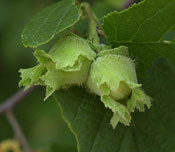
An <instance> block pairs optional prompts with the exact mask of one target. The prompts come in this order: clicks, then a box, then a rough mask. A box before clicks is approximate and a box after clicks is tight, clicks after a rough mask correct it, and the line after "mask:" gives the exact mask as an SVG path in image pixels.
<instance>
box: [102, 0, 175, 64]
mask: <svg viewBox="0 0 175 152" xmlns="http://www.w3.org/2000/svg"><path fill="white" fill-rule="evenodd" d="M174 8H175V0H144V1H142V2H140V3H139V4H137V5H134V6H132V7H131V8H129V9H128V10H124V11H122V12H113V13H110V14H108V15H107V16H106V17H105V18H104V25H103V27H104V31H105V33H106V35H107V37H108V41H109V43H110V44H112V45H113V46H119V45H125V46H128V47H129V50H130V52H131V53H132V54H133V55H134V56H136V57H137V58H139V59H140V61H141V62H142V63H144V64H145V65H146V66H148V65H150V64H151V63H152V61H153V60H154V59H155V58H156V57H160V56H164V57H167V58H170V59H171V61H172V62H173V63H175V47H174V44H171V45H167V44H165V43H164V42H163V41H162V37H163V36H164V34H165V33H166V32H167V31H169V30H170V29H171V28H172V26H173V25H175V17H174V15H175V11H174Z"/></svg>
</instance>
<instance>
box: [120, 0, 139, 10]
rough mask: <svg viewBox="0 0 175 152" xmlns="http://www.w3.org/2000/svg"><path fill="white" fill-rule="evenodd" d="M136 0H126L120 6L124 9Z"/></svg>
mask: <svg viewBox="0 0 175 152" xmlns="http://www.w3.org/2000/svg"><path fill="white" fill-rule="evenodd" d="M136 2H137V0H126V3H124V4H123V6H122V7H121V9H122V10H123V9H126V8H128V7H130V6H131V5H132V4H134V3H136Z"/></svg>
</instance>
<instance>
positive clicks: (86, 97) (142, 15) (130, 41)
mask: <svg viewBox="0 0 175 152" xmlns="http://www.w3.org/2000/svg"><path fill="white" fill-rule="evenodd" d="M110 2H111V4H110V5H113V3H114V1H113V0H111V1H110ZM110 2H109V3H110ZM109 3H108V4H109ZM106 4H107V1H106V2H105V3H103V4H102V6H104V5H106ZM120 4H121V3H120ZM80 6H81V5H80ZM80 6H79V4H78V3H77V2H76V1H75V0H63V1H60V2H57V3H55V4H53V5H52V6H50V7H48V8H46V9H44V10H43V11H41V12H40V13H39V14H38V15H36V16H35V17H34V18H33V19H32V20H31V22H29V24H27V25H26V27H25V28H24V31H23V34H22V40H23V43H24V45H25V46H26V47H32V48H35V52H34V55H35V57H36V58H37V61H38V63H39V64H38V65H37V66H35V67H33V68H30V69H26V70H21V71H20V72H21V77H22V80H21V82H20V85H23V86H26V87H29V86H31V85H33V84H34V85H36V84H40V85H45V86H46V88H47V94H46V97H48V96H50V95H51V94H52V93H53V92H54V91H56V90H57V91H56V93H55V99H56V101H57V102H58V104H59V106H60V109H61V111H62V116H63V118H64V120H65V121H66V123H67V124H68V126H69V128H70V130H71V131H72V133H73V134H74V135H75V137H76V140H77V147H78V152H98V151H100V152H119V151H120V152H140V151H141V152H155V151H160V152H164V151H168V152H173V151H174V149H175V144H174V143H175V140H174V137H175V134H174V132H175V130H174V117H175V113H174V112H173V111H174V108H175V105H174V104H173V100H174V90H175V87H174V86H175V81H174V76H175V69H174V66H173V65H172V64H171V63H173V64H175V53H174V52H175V44H174V42H173V40H174V37H172V38H170V37H169V36H167V35H166V34H167V32H171V34H172V33H173V32H174V29H175V28H174V27H175V26H174V25H175V18H174V8H175V0H154V1H153V0H144V1H142V2H140V3H139V4H135V5H134V6H132V7H130V8H129V9H127V10H124V11H121V12H116V11H115V12H112V13H109V14H107V15H106V16H105V17H104V24H103V29H104V32H105V34H106V36H107V40H108V42H109V44H110V45H111V47H112V48H110V47H109V46H104V45H101V44H99V45H98V44H92V42H89V43H87V41H84V40H83V39H81V38H78V37H76V38H77V39H79V40H80V39H81V40H82V43H81V44H82V45H81V44H80V43H75V44H72V43H71V42H72V40H70V39H69V40H68V41H67V40H66V39H64V38H63V39H61V41H58V42H57V43H56V44H55V45H54V46H53V48H52V49H51V50H50V51H49V53H46V52H44V51H42V50H40V49H39V48H38V47H39V46H40V45H43V44H46V43H48V42H49V41H50V40H51V39H53V38H54V37H55V36H56V35H57V34H58V35H59V34H61V32H63V31H67V30H68V29H70V28H71V27H73V25H75V24H76V23H77V22H78V21H80V18H81V17H82V18H83V17H84V16H83V15H84V14H86V13H82V12H81V11H82V10H81V7H80ZM111 9H113V7H111V8H109V10H111ZM94 10H95V9H94ZM106 10H108V9H106ZM96 11H97V10H96ZM101 11H103V10H100V11H99V12H101ZM87 14H88V13H87ZM87 14H86V15H87ZM92 14H93V13H92V12H91V11H90V16H88V15H89V14H88V15H87V16H88V17H89V18H90V19H89V20H90V21H89V22H90V23H91V22H92V23H95V24H94V25H95V26H93V30H94V29H95V30H94V31H93V32H95V34H96V36H97V32H96V28H97V27H96V25H97V26H98V28H100V30H102V29H101V25H100V23H99V22H98V19H96V16H95V15H94V14H93V15H92ZM97 14H98V16H100V15H101V13H97ZM99 14H100V15H99ZM92 16H93V17H92ZM80 22H81V21H80ZM85 24H86V23H85ZM79 26H81V23H80V24H79ZM79 26H77V28H75V29H76V30H78V32H77V33H81V28H79ZM82 26H84V27H85V25H82ZM82 29H85V28H82ZM76 30H75V31H74V32H76ZM79 31H80V32H79ZM86 31H87V29H86ZM90 32H92V31H90ZM99 32H102V33H103V31H99ZM85 33H86V32H85ZM165 36H167V37H168V38H170V39H166V40H168V41H164V39H165ZM93 38H94V37H93ZM95 38H97V39H98V37H95ZM90 40H91V39H90ZM89 44H90V45H89ZM119 46H122V47H120V48H121V49H122V51H121V52H120V51H119V52H117V53H116V50H119V49H118V48H117V49H116V47H119ZM90 47H91V48H90ZM77 48H79V49H77ZM113 48H114V49H113ZM127 48H128V49H129V54H132V56H133V58H135V59H136V60H139V64H138V65H137V71H140V72H141V73H138V76H139V78H140V79H139V80H140V81H139V84H138V82H137V77H136V75H135V67H134V62H133V60H132V59H130V56H129V55H128V50H127ZM86 49H87V50H86ZM106 49H109V50H106ZM86 51H87V52H88V53H87V52H86ZM93 51H96V52H99V51H101V52H100V53H98V54H96V53H94V52H93ZM89 52H91V53H89ZM96 55H97V57H96ZM106 56H108V57H109V58H108V60H106V61H105V63H99V64H98V66H96V67H95V68H94V64H95V63H96V62H97V61H98V60H99V59H102V58H103V59H104V58H105V57H106ZM114 56H115V57H116V56H117V57H120V59H119V58H116V60H113V58H112V57H114ZM121 56H125V57H124V58H127V59H128V60H123V61H122V62H121V63H118V64H116V65H115V64H114V63H116V62H118V61H120V60H121ZM159 57H165V58H167V59H168V61H167V60H164V59H161V60H159V61H157V62H156V63H155V64H152V63H153V61H155V60H156V59H157V58H159ZM94 60H95V61H94ZM92 62H93V63H92ZM91 64H92V65H91ZM150 66H152V68H149V72H148V73H147V75H146V77H144V78H141V75H140V74H142V73H144V72H145V70H146V68H148V67H150ZM117 68H118V69H119V70H118V69H117ZM94 69H95V70H94ZM92 71H93V74H92ZM119 71H120V72H119ZM128 71H130V72H129V74H128V73H127V72H128ZM82 73H83V74H82ZM94 73H95V74H94ZM88 76H92V80H93V81H94V82H93V84H95V85H96V86H95V87H96V88H95V91H94V90H93V89H94V88H93V87H94V86H90V85H88V87H89V88H90V89H91V91H92V92H94V93H95V94H97V95H99V96H101V98H99V96H95V95H94V94H92V93H89V91H90V90H88V89H85V88H82V87H74V86H73V85H75V84H76V85H78V86H80V85H81V86H82V85H83V86H84V85H86V83H87V78H88ZM117 76H120V78H118V79H116V78H117ZM130 78H131V79H132V80H130ZM121 80H122V82H125V84H122V85H121V88H120V81H121ZM116 81H117V82H116ZM79 82H81V83H79ZM88 82H89V81H88ZM131 82H132V83H131ZM116 84H118V85H116ZM126 84H127V86H126ZM140 84H143V88H144V90H145V91H146V92H147V93H148V94H149V95H150V96H151V97H152V98H153V103H152V107H151V110H145V107H144V105H147V107H148V108H150V100H151V99H150V97H149V96H147V95H146V94H145V93H144V91H143V90H142V89H140V88H138V87H140V86H141V85H140ZM133 85H136V86H134V87H132V86H133ZM117 86H119V87H117ZM70 87H71V88H70ZM86 87H87V86H86ZM128 87H129V88H128ZM113 88H115V89H114V91H113ZM59 89H61V90H59ZM58 90H59V91H58ZM116 92H117V94H120V93H121V94H122V93H123V94H124V95H126V96H124V97H122V101H123V100H124V101H125V100H126V101H127V102H125V103H122V101H121V100H120V99H121V96H119V97H118V96H117V97H116ZM123 94H122V96H123ZM114 99H116V100H119V101H115V100H114ZM100 100H101V101H103V103H104V104H103V103H102V102H101V101H100ZM104 105H105V106H106V108H105V106H104ZM107 108H109V109H107ZM136 109H137V110H138V111H136V112H134V111H135V110H136ZM110 110H112V112H113V113H114V115H113V117H112V112H111V111H110ZM142 111H145V112H144V113H139V112H142ZM132 112H134V113H132ZM131 116H132V121H131ZM111 117H112V119H111ZM119 121H120V122H122V123H124V124H125V125H128V124H129V123H130V126H124V125H123V124H121V123H119V124H118V125H117V127H116V128H115V126H116V124H117V123H118V122H119ZM110 122H111V124H112V125H113V128H115V129H113V128H112V126H111V125H110ZM165 139H166V140H165ZM172 143H173V144H172ZM58 145H59V144H58ZM52 149H53V151H54V150H57V149H59V150H62V146H53V147H51V150H52ZM63 149H64V151H66V150H68V151H69V150H70V149H74V148H70V149H69V148H68V149H66V148H63Z"/></svg>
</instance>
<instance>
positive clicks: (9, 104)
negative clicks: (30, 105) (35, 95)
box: [0, 86, 36, 114]
mask: <svg viewBox="0 0 175 152" xmlns="http://www.w3.org/2000/svg"><path fill="white" fill-rule="evenodd" d="M35 88H36V86H32V87H30V88H29V89H27V90H26V91H23V89H20V90H19V91H18V92H17V93H16V94H15V95H13V96H12V97H11V98H9V99H7V100H6V101H5V102H3V103H2V104H1V105H0V114H1V113H3V112H6V111H9V110H11V109H13V107H14V106H15V105H16V104H17V103H19V102H20V101H21V100H22V99H23V98H24V97H25V96H27V95H28V94H30V93H31V92H32V91H33V90H34V89H35Z"/></svg>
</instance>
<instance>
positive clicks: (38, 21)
mask: <svg viewBox="0 0 175 152" xmlns="http://www.w3.org/2000/svg"><path fill="white" fill-rule="evenodd" d="M79 18H80V10H79V8H78V6H77V5H76V4H75V2H73V1H72V0H62V1H60V2H57V3H55V4H53V5H51V6H50V7H48V8H46V9H44V10H42V11H41V12H40V13H38V14H37V15H36V16H35V17H34V18H33V19H32V20H31V21H30V22H29V23H28V24H27V25H26V26H25V28H24V30H23V33H22V41H23V44H24V45H25V46H26V47H32V48H36V47H38V46H40V45H42V44H46V43H47V42H49V41H50V40H51V39H53V38H54V36H55V35H57V34H59V33H60V32H62V31H64V30H66V29H68V28H69V27H71V26H73V25H74V24H75V23H76V22H77V21H78V20H79Z"/></svg>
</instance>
